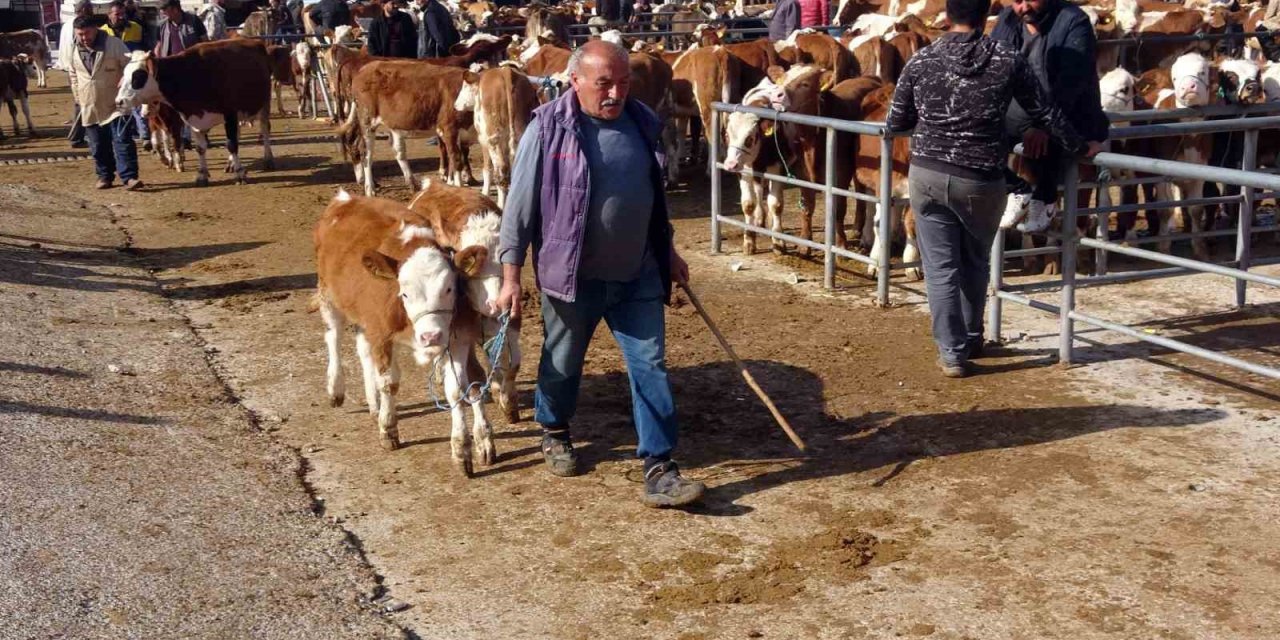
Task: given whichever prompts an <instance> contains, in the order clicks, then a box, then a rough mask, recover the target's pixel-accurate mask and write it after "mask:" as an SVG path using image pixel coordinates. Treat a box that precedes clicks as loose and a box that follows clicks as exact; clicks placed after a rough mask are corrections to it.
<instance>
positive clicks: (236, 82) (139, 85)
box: [116, 38, 275, 186]
mask: <svg viewBox="0 0 1280 640" xmlns="http://www.w3.org/2000/svg"><path fill="white" fill-rule="evenodd" d="M271 77H272V63H271V55H270V54H269V53H268V52H267V46H266V44H264V43H262V42H261V41H258V40H250V39H246V38H232V39H230V40H220V41H217V42H205V43H201V44H198V45H196V46H194V47H191V48H190V49H187V50H186V51H183V52H182V53H179V54H178V55H175V56H170V57H168V58H155V57H152V56H151V55H150V54H146V55H142V56H140V57H138V58H135V59H134V60H133V61H131V62H130V63H129V64H128V65H127V66H125V69H124V79H123V81H122V82H121V83H120V92H119V93H118V94H117V95H116V104H117V105H118V106H120V107H122V108H134V107H138V106H141V105H144V104H152V103H154V102H160V101H163V102H165V103H168V104H169V105H170V106H172V107H173V108H174V109H176V110H177V111H178V113H180V114H182V119H183V121H185V122H186V123H187V125H188V126H190V127H191V132H192V134H193V137H194V138H195V142H196V151H197V153H198V154H199V156H200V170H199V173H198V174H197V176H196V184H197V185H200V186H204V185H207V184H209V167H208V164H207V162H206V160H205V154H206V153H207V151H208V149H209V137H208V133H209V131H210V130H211V129H213V127H215V126H217V125H218V124H224V125H225V127H226V132H227V153H228V154H229V161H228V165H227V166H228V170H229V171H233V172H235V174H236V182H238V183H244V182H246V181H247V175H246V174H247V172H246V171H245V169H244V166H243V165H241V163H240V155H239V152H240V117H242V116H243V117H246V118H254V117H256V118H257V119H258V122H259V123H260V125H261V130H262V164H263V166H264V167H266V168H267V169H271V168H273V165H274V164H275V161H274V160H273V158H272V157H271ZM193 79H199V81H198V82H197V81H195V80H193Z"/></svg>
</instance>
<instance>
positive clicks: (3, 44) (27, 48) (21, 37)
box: [0, 29, 51, 87]
mask: <svg viewBox="0 0 1280 640" xmlns="http://www.w3.org/2000/svg"><path fill="white" fill-rule="evenodd" d="M0 58H13V59H14V60H17V61H18V63H19V64H20V65H26V64H30V65H31V66H33V67H35V71H36V86H37V87H45V86H48V83H47V81H46V73H47V70H48V68H49V62H50V60H51V58H50V56H49V42H48V41H46V40H45V38H44V34H42V33H40V32H39V31H36V30H35V29H25V30H23V31H12V32H10V33H0Z"/></svg>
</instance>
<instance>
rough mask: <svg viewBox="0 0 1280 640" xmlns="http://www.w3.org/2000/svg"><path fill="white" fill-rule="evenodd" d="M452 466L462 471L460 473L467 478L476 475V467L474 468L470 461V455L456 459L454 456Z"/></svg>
mask: <svg viewBox="0 0 1280 640" xmlns="http://www.w3.org/2000/svg"><path fill="white" fill-rule="evenodd" d="M453 466H455V467H457V468H458V469H460V470H461V471H462V475H464V476H466V477H468V478H474V477H476V469H475V466H474V465H473V464H472V463H471V456H467V457H465V458H463V459H462V460H458V459H457V458H454V460H453Z"/></svg>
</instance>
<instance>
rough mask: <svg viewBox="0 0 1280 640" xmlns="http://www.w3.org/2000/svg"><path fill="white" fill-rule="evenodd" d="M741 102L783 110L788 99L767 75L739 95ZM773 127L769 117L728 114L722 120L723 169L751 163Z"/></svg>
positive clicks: (771, 133)
mask: <svg viewBox="0 0 1280 640" xmlns="http://www.w3.org/2000/svg"><path fill="white" fill-rule="evenodd" d="M742 104H743V105H745V106H749V107H760V108H761V109H773V110H774V111H786V110H787V109H788V108H790V106H791V104H790V100H788V98H787V92H786V91H785V90H784V89H783V88H782V86H780V85H777V84H774V83H773V82H772V81H771V80H769V79H768V78H765V79H764V80H761V81H760V84H758V85H756V86H755V88H753V89H752V90H750V91H748V92H747V95H745V96H743V98H742ZM774 126H776V125H775V124H774V122H773V121H772V120H765V119H764V118H761V117H759V116H756V115H752V114H749V113H738V112H734V113H730V114H729V117H728V118H726V119H725V128H724V131H725V139H726V140H727V141H728V147H729V149H728V152H727V153H726V154H725V161H724V168H725V169H727V170H729V171H734V172H736V171H740V170H742V168H743V167H746V166H749V165H750V164H751V163H752V162H755V160H756V157H757V156H759V155H760V144H761V142H762V141H763V140H764V139H765V138H768V137H769V136H772V135H773V128H774Z"/></svg>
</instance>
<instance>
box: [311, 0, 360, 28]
mask: <svg viewBox="0 0 1280 640" xmlns="http://www.w3.org/2000/svg"><path fill="white" fill-rule="evenodd" d="M309 15H310V16H311V24H312V26H313V27H314V28H315V30H316V35H323V34H324V33H326V32H330V31H333V30H334V29H337V28H338V27H341V26H342V25H344V24H351V8H350V7H348V6H347V0H320V2H317V3H316V5H315V6H314V7H312V8H311V11H310V12H309Z"/></svg>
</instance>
